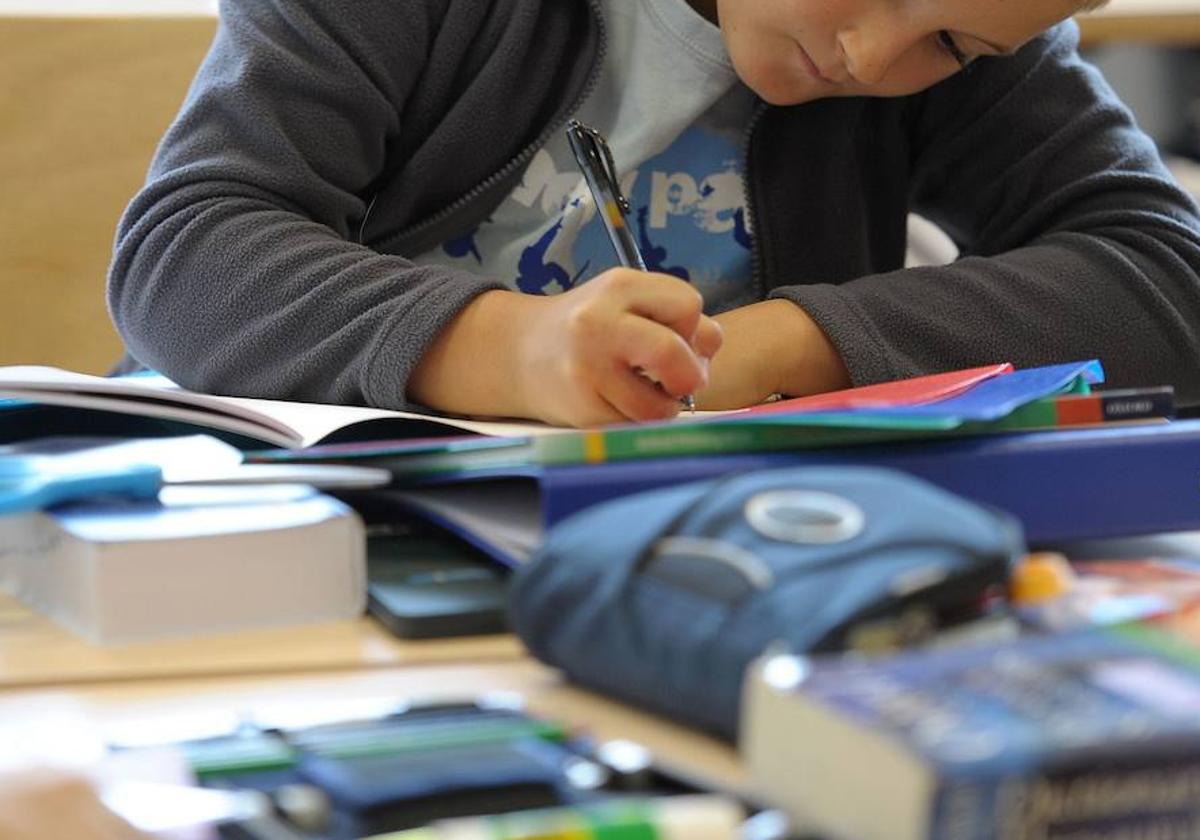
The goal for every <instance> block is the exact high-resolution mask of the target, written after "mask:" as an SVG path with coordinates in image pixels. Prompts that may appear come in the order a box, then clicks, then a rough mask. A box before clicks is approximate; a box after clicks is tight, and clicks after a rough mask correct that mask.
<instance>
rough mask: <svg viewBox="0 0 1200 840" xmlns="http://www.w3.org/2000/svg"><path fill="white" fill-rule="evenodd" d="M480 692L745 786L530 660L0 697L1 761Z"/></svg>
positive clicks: (64, 756) (714, 748)
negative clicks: (517, 700) (517, 699)
mask: <svg viewBox="0 0 1200 840" xmlns="http://www.w3.org/2000/svg"><path fill="white" fill-rule="evenodd" d="M489 691H506V692H516V693H518V694H519V695H521V696H522V697H523V698H524V699H525V701H526V705H527V707H528V708H529V709H530V710H531V711H533V712H534V713H536V714H540V715H545V716H547V717H551V718H553V719H555V720H560V721H562V722H564V723H567V724H569V725H571V726H575V727H580V728H583V729H585V730H586V731H587V732H588V733H590V734H591V735H593V736H594V737H596V738H599V739H604V740H608V739H612V738H627V739H630V740H633V741H637V742H638V743H641V744H643V745H644V746H646V747H647V748H649V749H650V750H651V751H652V752H653V753H654V754H655V755H656V756H658V757H659V758H660V760H661V761H662V763H663V764H664V765H667V766H677V767H679V768H680V769H681V771H683V772H687V773H689V774H695V773H699V774H701V775H702V776H703V777H704V778H706V779H710V780H712V781H714V782H716V783H719V784H721V785H724V786H727V787H729V788H732V789H744V787H745V784H746V776H745V773H744V771H743V769H742V767H741V764H740V762H739V761H738V758H737V754H736V752H735V751H734V750H733V748H732V747H731V746H729V745H728V744H725V743H722V742H720V741H717V740H716V739H713V738H709V737H707V736H704V735H701V734H698V733H696V732H693V731H691V730H689V729H685V728H683V727H680V726H678V725H676V724H673V723H671V722H670V721H668V720H665V719H662V718H657V717H653V716H650V715H647V714H644V713H641V712H638V711H636V710H633V709H631V708H629V707H626V706H623V705H620V704H618V703H615V702H612V701H610V700H607V699H605V698H603V697H600V696H598V695H595V694H592V693H590V692H586V691H583V690H581V689H578V688H575V687H573V686H570V685H567V684H565V683H564V682H563V681H562V679H561V678H560V677H559V676H558V675H557V674H556V673H555V672H553V671H551V670H549V669H547V668H545V667H543V666H541V665H538V664H536V663H534V662H533V661H530V660H525V661H519V662H506V663H494V664H442V665H412V666H409V667H404V668H395V669H390V670H381V671H372V672H362V671H360V672H352V673H341V674H316V675H313V674H309V675H290V676H276V677H239V678H217V679H181V680H156V681H152V682H137V683H125V684H107V685H94V686H80V687H72V688H43V689H26V690H0V743H3V744H4V745H5V751H6V752H8V753H10V754H13V753H18V752H19V753H20V754H22V755H24V756H26V757H35V758H39V759H42V760H49V759H57V760H71V759H76V758H78V759H89V758H93V757H94V756H96V755H98V753H99V750H100V748H101V746H102V745H103V744H104V743H112V742H114V741H115V742H121V743H129V742H130V741H131V740H132V741H134V742H135V743H139V744H146V743H149V742H160V743H161V742H163V741H165V740H179V739H182V738H190V737H203V736H204V735H211V734H215V733H217V732H220V731H225V730H226V729H227V728H228V727H229V726H230V725H232V724H233V723H235V722H236V721H238V720H244V719H247V718H249V717H254V718H255V719H256V720H262V721H270V722H274V723H279V722H282V721H287V722H290V723H293V724H295V723H298V722H309V721H311V720H312V714H313V712H314V711H315V712H318V713H321V714H323V715H327V714H328V713H329V712H331V711H336V712H337V713H339V714H343V713H345V714H347V715H350V714H354V713H355V712H359V713H365V712H368V711H371V712H374V711H376V710H382V709H385V708H387V707H388V706H389V705H391V706H394V704H396V703H398V702H400V701H402V700H415V699H419V698H425V699H436V698H442V699H462V698H464V697H474V696H478V695H479V694H481V693H485V692H489Z"/></svg>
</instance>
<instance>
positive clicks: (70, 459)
mask: <svg viewBox="0 0 1200 840" xmlns="http://www.w3.org/2000/svg"><path fill="white" fill-rule="evenodd" d="M188 472H189V471H187V470H184V472H183V474H180V471H179V470H178V469H170V470H168V471H167V474H164V468H163V467H162V466H160V465H159V464H152V463H137V462H125V463H120V462H114V461H113V460H112V459H111V458H95V457H92V453H91V452H89V451H83V452H78V453H68V454H63V455H4V456H0V515H4V514H10V513H23V512H26V511H34V510H43V509H45V508H48V507H53V506H54V505H59V504H63V503H64V502H73V501H78V500H82V499H88V498H95V497H103V496H108V497H112V496H116V497H120V498H125V499H153V498H156V497H157V496H158V492H159V490H161V489H162V488H163V487H164V486H168V485H196V484H284V483H286V484H308V485H312V486H314V487H320V488H325V489H364V488H371V487H381V486H384V485H386V484H388V483H389V482H390V481H391V473H389V472H388V471H387V470H381V469H375V468H373V467H347V466H341V465H337V464H308V465H305V464H280V465H272V464H231V465H219V466H216V467H215V468H211V469H203V470H191V471H190V473H191V474H188Z"/></svg>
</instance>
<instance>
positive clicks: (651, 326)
mask: <svg viewBox="0 0 1200 840" xmlns="http://www.w3.org/2000/svg"><path fill="white" fill-rule="evenodd" d="M528 315H529V319H528V321H527V322H525V323H522V324H519V325H514V329H515V330H516V331H517V334H518V336H519V338H518V342H519V344H518V347H517V356H518V360H519V363H520V367H521V371H522V373H521V376H520V378H521V383H522V384H521V388H522V390H523V392H524V394H525V400H526V401H527V404H528V405H529V406H530V407H531V408H532V412H531V413H532V414H533V415H534V416H536V417H538V418H539V419H542V420H545V421H547V422H550V423H555V424H558V425H570V426H592V425H600V424H604V423H615V422H623V421H630V420H661V419H665V418H668V417H673V416H675V415H676V414H677V413H678V412H679V408H680V402H679V400H680V398H681V397H683V396H686V395H687V394H691V393H693V392H695V391H698V390H700V389H702V388H704V387H705V386H706V385H707V384H708V360H709V359H710V358H712V356H713V355H714V354H715V353H716V352H717V349H718V348H719V347H720V346H721V329H720V327H718V326H717V323H716V322H715V321H714V320H713V319H711V318H709V317H707V316H706V315H704V301H703V299H702V298H701V296H700V293H699V292H697V291H696V290H695V289H694V288H693V287H692V286H690V285H688V284H687V283H685V282H683V281H682V280H679V279H677V278H675V277H671V276H669V275H665V274H653V273H649V272H642V271H634V270H631V269H625V268H616V269H611V270H609V271H606V272H605V273H604V274H601V275H599V276H598V277H596V278H594V279H592V280H590V281H588V282H587V283H586V284H584V285H582V286H579V287H577V288H575V289H572V290H571V291H569V292H566V293H564V294H561V295H555V296H552V297H546V298H530V299H529V307H528Z"/></svg>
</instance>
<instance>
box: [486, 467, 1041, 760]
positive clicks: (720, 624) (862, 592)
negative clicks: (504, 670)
mask: <svg viewBox="0 0 1200 840" xmlns="http://www.w3.org/2000/svg"><path fill="white" fill-rule="evenodd" d="M1023 551H1024V545H1023V538H1022V535H1021V531H1020V527H1019V525H1018V524H1017V523H1016V522H1015V520H1013V519H1012V518H1011V517H1009V516H1008V515H1006V514H1003V513H1000V512H997V511H993V510H990V509H987V508H983V507H980V506H979V505H976V504H974V503H972V502H968V501H966V500H965V499H962V498H960V497H957V496H954V495H952V494H950V493H947V492H946V491H944V490H941V489H939V488H937V487H934V486H933V485H931V484H928V483H926V482H924V481H921V480H919V479H916V478H912V477H910V476H907V475H905V474H902V473H899V472H895V471H891V470H884V469H878V468H871V467H797V468H784V469H774V470H763V471H755V472H750V473H744V474H740V475H734V476H725V477H722V478H719V479H716V480H712V481H703V482H697V483H691V484H684V485H679V486H675V487H670V488H665V489H659V490H653V491H650V492H646V493H640V494H636V495H632V496H628V497H625V498H622V499H618V500H615V501H612V502H609V503H606V504H603V505H598V506H596V507H594V508H590V509H588V510H585V511H582V512H581V513H578V514H576V515H575V516H573V517H570V518H568V519H566V520H564V521H563V522H561V523H560V524H559V525H557V526H556V527H554V528H553V529H551V531H550V532H549V533H548V535H547V538H546V540H545V541H544V543H543V545H542V548H541V549H540V551H539V552H538V553H537V555H536V556H535V558H534V560H533V561H532V562H531V563H530V564H528V565H526V566H523V567H521V568H520V569H518V571H517V572H516V574H515V575H514V578H513V583H512V592H511V601H510V603H511V607H510V610H511V624H512V627H513V628H514V630H515V631H516V632H517V634H518V635H519V636H520V637H521V638H522V640H523V641H524V642H525V644H526V645H527V646H528V648H529V650H530V651H531V652H532V653H533V654H534V655H535V656H537V657H538V658H540V659H541V660H543V661H545V662H547V663H549V664H551V665H553V666H555V667H557V668H559V669H561V670H562V671H564V672H565V673H566V674H567V675H568V676H569V677H570V678H571V679H573V680H574V681H576V682H578V683H580V684H582V685H585V686H589V687H592V688H595V689H597V690H600V691H602V692H605V693H608V694H610V695H613V696H615V697H618V698H620V699H623V700H626V701H629V702H632V703H635V704H637V705H641V706H643V707H646V708H648V709H651V710H654V711H657V712H660V713H662V714H665V715H668V716H670V717H671V718H673V719H675V720H679V721H683V722H686V723H689V724H691V725H694V726H697V727H699V728H702V729H706V730H709V731H712V732H715V733H717V734H720V735H722V736H725V737H729V738H732V737H735V735H736V731H735V730H736V721H737V719H738V707H739V700H740V691H741V681H742V675H743V672H744V671H745V668H746V666H747V665H748V664H749V663H750V661H751V660H753V659H754V658H755V657H756V656H758V655H759V654H761V653H762V652H763V651H765V650H766V649H767V648H768V647H769V646H773V645H781V646H783V647H785V648H786V649H790V650H792V651H797V652H821V651H835V650H841V649H844V648H845V647H847V645H848V644H851V643H852V641H853V640H854V638H855V635H856V634H858V633H861V632H862V631H863V630H864V628H871V627H878V626H881V625H882V624H884V623H886V622H887V621H889V620H891V619H895V618H898V617H901V616H908V615H918V614H921V613H922V611H924V613H925V614H928V615H929V616H945V615H950V614H953V613H954V612H955V611H960V610H962V611H968V612H969V611H970V610H972V609H976V608H978V606H979V604H980V603H981V602H982V600H984V599H986V596H987V595H988V593H989V592H992V593H993V594H994V591H995V589H996V588H997V587H1000V586H1003V584H1004V583H1005V582H1006V580H1007V577H1008V574H1009V570H1010V569H1011V567H1012V565H1013V563H1014V562H1015V561H1016V559H1017V558H1018V557H1019V556H1020V555H1021V554H1022V553H1023Z"/></svg>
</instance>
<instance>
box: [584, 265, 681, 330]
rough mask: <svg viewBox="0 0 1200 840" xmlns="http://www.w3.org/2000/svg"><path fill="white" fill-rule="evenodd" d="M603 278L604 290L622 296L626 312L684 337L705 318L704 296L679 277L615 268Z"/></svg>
mask: <svg viewBox="0 0 1200 840" xmlns="http://www.w3.org/2000/svg"><path fill="white" fill-rule="evenodd" d="M597 279H599V278H597ZM605 280H606V281H607V282H606V286H607V287H609V288H607V289H606V291H605V293H606V294H609V293H613V294H616V295H619V296H621V298H622V300H623V303H624V306H625V308H626V309H627V310H628V311H630V312H632V313H634V314H637V315H641V316H642V317H643V318H649V319H650V320H651V321H657V322H658V323H660V324H662V325H664V326H666V327H668V328H669V329H671V330H672V331H674V332H675V333H678V334H679V335H681V336H683V337H684V339H685V340H689V341H690V340H691V338H692V336H693V335H695V333H696V329H697V327H698V325H699V323H700V319H701V318H703V317H704V298H703V296H702V295H701V294H700V292H698V291H697V290H696V288H695V287H694V286H691V285H689V284H688V283H685V282H684V281H683V280H680V279H679V278H678V277H672V276H671V275H669V274H655V273H652V272H648V271H633V270H629V269H614V270H612V271H610V272H608V273H607V274H606V275H605ZM592 282H595V281H592Z"/></svg>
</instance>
